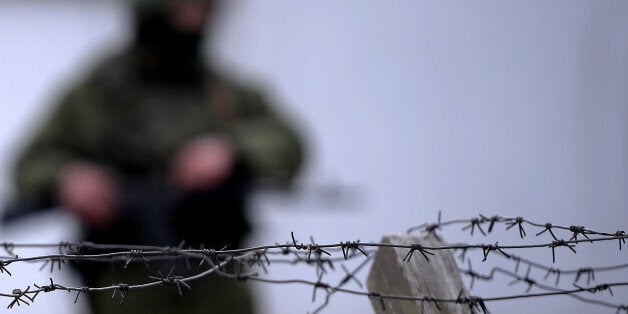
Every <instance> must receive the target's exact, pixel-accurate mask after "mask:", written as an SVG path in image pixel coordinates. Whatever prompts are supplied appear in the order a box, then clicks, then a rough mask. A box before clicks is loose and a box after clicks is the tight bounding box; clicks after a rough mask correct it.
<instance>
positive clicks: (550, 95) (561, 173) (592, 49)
mask: <svg viewBox="0 0 628 314" xmlns="http://www.w3.org/2000/svg"><path fill="white" fill-rule="evenodd" d="M224 2H225V3H224V7H223V10H224V11H223V12H222V14H221V17H220V20H219V21H218V25H217V27H215V29H214V30H213V32H212V35H211V36H210V37H211V38H210V41H211V44H209V45H208V47H209V48H208V50H207V54H208V58H210V59H211V60H212V62H214V63H215V64H216V65H217V66H218V67H220V68H222V69H226V70H227V71H230V72H232V73H236V74H237V75H238V76H240V77H242V78H243V79H245V80H246V81H250V82H255V83H257V84H258V85H261V86H263V87H265V88H266V89H267V91H269V92H270V95H271V96H272V98H273V100H274V101H275V102H276V103H277V104H279V105H280V106H281V107H282V108H283V109H285V111H286V112H287V113H288V114H289V116H290V117H292V119H293V121H295V123H296V124H298V125H299V126H300V128H301V130H302V131H303V132H304V133H305V134H306V135H307V140H308V148H309V154H310V155H309V158H308V163H307V165H306V167H305V169H304V171H302V174H301V176H300V179H299V182H298V188H297V189H296V192H295V193H294V194H292V195H285V194H278V193H271V192H264V191H260V192H259V193H258V194H257V195H256V197H255V202H254V204H253V206H252V209H253V210H252V212H251V216H252V218H253V219H254V223H255V225H256V227H257V229H256V232H255V233H254V234H252V235H251V237H250V240H249V241H250V244H273V243H275V242H279V243H284V242H286V241H288V240H289V239H290V231H295V234H297V236H298V238H299V239H300V240H302V241H304V242H305V241H307V239H308V237H309V236H310V235H312V236H313V237H314V239H315V240H316V241H317V242H338V241H346V240H352V241H353V240H357V239H360V240H361V241H362V242H368V241H379V240H380V238H381V236H382V235H383V234H386V233H397V232H404V231H405V230H406V229H407V228H409V227H411V226H413V225H418V224H421V223H423V222H431V221H434V220H435V219H436V217H437V213H438V211H439V210H440V211H442V212H443V218H444V219H453V218H469V217H471V216H475V215H477V214H480V213H482V214H486V215H492V214H499V215H512V216H519V215H520V216H524V217H526V218H529V219H531V220H535V221H540V222H545V221H548V222H554V223H556V224H564V225H570V224H579V225H585V226H586V227H588V228H591V229H595V230H603V231H614V230H618V229H620V230H625V229H626V226H627V225H628V223H627V221H628V211H627V210H626V205H627V204H628V13H627V12H628V3H626V2H623V1H604V2H597V1H580V0H578V1H552V2H508V3H504V2H496V1H477V2H472V3H471V2H456V1H357V0H355V1H341V2H338V1H317V2H315V3H303V2H295V1H289V0H281V1H280V0H273V1H252V0H247V1H244V0H236V1H224ZM127 9H128V8H127V6H126V4H125V2H124V1H112V0H107V1H103V0H98V1H95V0H92V1H78V0H56V1H33V0H1V1H0V42H1V43H2V47H1V48H0V73H2V75H0V86H1V88H0V104H1V106H0V114H1V116H2V117H3V121H2V135H1V136H0V169H2V171H1V172H0V192H1V194H0V200H2V201H3V200H6V199H7V198H8V197H9V196H10V195H11V193H12V186H11V182H10V180H9V179H10V175H11V171H12V170H11V169H12V165H13V163H12V162H13V158H14V157H15V152H16V151H17V150H18V149H19V148H20V147H22V146H21V145H24V141H25V140H27V139H29V138H30V136H32V134H30V133H29V132H32V131H33V126H34V125H35V124H37V123H38V122H40V121H41V119H42V118H43V117H44V116H45V115H46V113H48V112H49V110H50V109H51V104H52V100H53V99H55V97H56V96H58V95H59V93H60V92H61V91H62V89H63V88H66V87H67V86H69V85H71V84H72V83H74V82H76V81H77V80H79V79H80V75H81V74H83V73H84V72H85V69H86V68H89V66H90V65H92V64H94V62H96V61H98V60H99V59H100V58H102V57H103V56H104V55H106V54H109V53H111V52H113V51H116V50H117V49H120V48H121V47H124V45H125V44H126V43H127V42H128V40H129V39H130V37H129V36H130V34H129V29H130V26H129V23H128V21H129V12H128V10H127ZM33 219H34V220H38V221H39V225H30V226H28V227H19V228H18V227H14V228H11V230H2V234H3V238H5V239H19V240H21V241H36V242H56V241H61V240H72V239H71V238H72V237H73V236H75V234H74V233H75V232H77V230H78V227H76V226H75V225H73V224H72V218H71V217H60V216H55V217H39V218H33ZM69 226H70V227H69ZM72 226H75V227H72ZM511 236H512V238H513V239H514V238H516V237H517V235H516V234H511ZM445 239H446V240H448V241H450V242H482V238H468V236H467V235H465V233H461V232H458V230H453V232H446V233H445ZM504 241H505V240H504ZM500 244H502V245H503V244H504V243H503V242H500ZM610 248H611V249H608V250H601V251H599V250H598V251H595V250H584V249H583V250H581V251H579V252H578V253H579V254H578V255H577V259H572V260H565V259H563V260H562V261H561V262H562V263H563V264H560V266H561V267H563V266H565V267H570V266H571V267H581V266H587V265H600V264H602V265H608V264H613V263H615V264H617V263H622V262H628V255H626V254H627V253H626V252H625V251H622V252H620V253H617V251H616V249H615V248H616V243H614V242H613V245H612V246H610ZM613 249H615V250H613ZM530 254H536V255H527V256H528V257H530V258H532V259H535V260H539V261H542V262H544V263H551V259H550V257H549V256H550V255H549V252H548V251H540V252H537V251H533V253H530ZM537 255H538V256H537ZM565 256H567V254H565ZM35 269H37V267H36V268H35ZM303 272H307V273H308V274H310V275H311V278H310V279H312V280H315V279H316V278H315V273H314V271H313V269H312V270H310V269H305V270H304V269H299V268H292V267H283V268H278V269H277V270H274V269H273V271H272V272H271V275H273V277H276V278H290V277H291V274H292V275H294V274H296V273H298V274H299V276H302V275H303ZM366 274H367V272H366V271H363V272H362V273H361V278H365V277H366ZM623 274H624V277H622V278H626V277H625V275H626V273H625V271H624V272H623ZM342 275H343V274H342V273H339V274H338V275H337V278H341V277H342ZM542 275H543V274H538V276H542ZM25 276H33V277H32V278H43V280H44V281H42V282H45V280H47V278H48V277H49V274H48V273H47V271H42V272H41V273H32V274H31V273H26V272H25V273H24V274H23V275H20V273H19V272H18V273H17V275H16V274H14V276H12V277H11V279H10V280H9V279H6V280H5V278H4V277H3V278H2V281H1V283H0V287H1V288H2V291H10V290H11V289H13V288H15V287H14V286H15V285H16V283H17V284H18V285H22V283H23V282H27V283H28V284H31V283H32V282H31V281H34V280H40V279H32V280H31V279H27V278H30V277H25ZM63 276H65V277H64V278H66V279H67V280H66V281H65V282H68V281H72V280H74V281H76V278H74V277H72V275H71V274H68V273H64V274H63ZM330 278H333V277H330ZM25 280H26V281H25ZM330 281H332V282H334V280H333V279H330ZM35 282H37V281H35ZM600 282H602V281H600ZM523 290H524V288H521V289H519V290H517V291H516V292H522V291H523ZM256 291H257V292H258V300H259V303H260V305H261V306H262V308H261V311H262V313H305V312H307V311H311V310H313V309H314V308H316V306H317V304H312V303H310V298H311V293H312V292H311V288H309V287H305V286H297V285H292V286H288V285H287V286H262V285H256ZM503 291H504V289H503V287H501V286H498V285H488V286H481V287H478V288H477V289H475V290H474V291H473V294H476V295H481V296H493V295H499V294H500V293H501V292H503ZM512 292H515V290H512ZM615 292H616V294H620V295H623V296H624V299H621V297H620V299H617V298H615V299H614V301H615V302H616V303H622V301H623V302H624V303H626V302H625V295H626V293H625V292H626V290H625V289H624V291H623V294H621V293H622V292H620V289H618V290H617V291H615ZM319 296H320V298H319V299H318V300H322V299H323V298H322V296H323V295H322V294H320V295H319ZM73 297H74V295H71V296H70V295H66V294H63V293H58V294H57V295H53V294H51V295H46V296H45V297H41V299H39V300H37V302H36V303H35V304H34V305H33V306H31V307H30V308H29V307H24V306H22V307H21V308H20V309H19V311H32V313H36V312H37V313H38V309H40V310H39V311H42V309H45V311H44V312H48V311H50V312H52V311H53V310H55V311H61V312H64V313H70V311H74V312H75V313H82V312H83V311H84V309H83V308H82V307H81V305H80V302H79V305H75V304H72V301H73V300H74V299H73ZM488 306H489V310H492V311H493V312H494V313H505V312H509V313H527V312H532V311H542V312H548V309H551V310H550V312H554V313H573V312H579V313H587V312H589V313H590V312H599V311H600V310H601V308H599V307H597V306H594V305H588V304H581V303H577V302H575V301H574V300H573V299H571V298H568V297H552V298H545V299H534V302H530V301H529V300H524V301H509V302H495V303H490V304H488ZM19 311H17V312H19ZM326 311H327V312H328V313H368V312H370V311H371V305H370V302H369V300H367V299H366V298H361V297H357V296H343V295H340V294H337V295H335V296H334V297H333V298H332V299H331V303H330V304H329V306H328V307H327V309H326Z"/></svg>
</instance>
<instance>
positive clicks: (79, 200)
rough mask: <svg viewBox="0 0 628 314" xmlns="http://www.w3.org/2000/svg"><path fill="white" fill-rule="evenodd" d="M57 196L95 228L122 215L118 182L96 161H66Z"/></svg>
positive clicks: (66, 207)
mask: <svg viewBox="0 0 628 314" xmlns="http://www.w3.org/2000/svg"><path fill="white" fill-rule="evenodd" d="M57 197H58V200H59V203H60V204H61V206H62V207H63V208H65V209H67V210H69V211H71V212H73V213H75V214H77V215H78V216H79V217H80V218H81V219H82V220H83V222H85V223H87V224H89V225H90V226H92V227H96V228H98V227H102V226H106V225H108V224H110V223H111V222H112V221H114V220H115V217H116V215H117V214H118V187H117V184H116V181H115V180H114V179H113V177H112V176H111V174H110V173H109V172H108V171H107V170H106V169H105V168H104V167H102V166H99V165H97V164H94V163H90V162H85V161H74V162H70V163H68V164H66V165H65V166H64V167H63V169H62V170H61V173H60V175H59V178H58V182H57Z"/></svg>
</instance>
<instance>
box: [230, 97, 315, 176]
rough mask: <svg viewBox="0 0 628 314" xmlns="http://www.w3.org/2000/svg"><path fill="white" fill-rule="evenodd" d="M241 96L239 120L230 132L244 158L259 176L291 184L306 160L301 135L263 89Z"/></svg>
mask: <svg viewBox="0 0 628 314" xmlns="http://www.w3.org/2000/svg"><path fill="white" fill-rule="evenodd" d="M237 97H238V102H239V113H238V119H236V121H234V123H232V125H231V127H230V129H231V132H230V134H231V136H232V137H233V139H234V141H235V143H236V147H237V150H238V152H239V153H240V158H242V159H243V161H244V163H245V164H246V165H247V166H248V167H249V169H250V170H251V172H252V173H253V175H254V176H255V177H256V178H261V179H272V180H274V181H276V182H278V183H281V184H286V183H289V182H290V180H291V179H292V178H293V177H294V176H295V174H296V173H297V171H298V169H299V167H300V165H301V163H302V160H303V143H302V140H301V138H300V136H299V135H298V133H297V132H296V131H295V130H294V129H293V128H292V127H291V126H290V125H289V124H288V123H287V121H286V120H285V119H284V118H283V117H280V116H279V115H278V114H277V113H275V112H274V111H273V110H272V109H271V108H270V107H269V105H268V104H267V102H266V100H265V99H264V97H263V96H262V95H261V94H260V93H259V92H256V91H251V90H247V91H244V92H242V93H239V95H238V96H237Z"/></svg>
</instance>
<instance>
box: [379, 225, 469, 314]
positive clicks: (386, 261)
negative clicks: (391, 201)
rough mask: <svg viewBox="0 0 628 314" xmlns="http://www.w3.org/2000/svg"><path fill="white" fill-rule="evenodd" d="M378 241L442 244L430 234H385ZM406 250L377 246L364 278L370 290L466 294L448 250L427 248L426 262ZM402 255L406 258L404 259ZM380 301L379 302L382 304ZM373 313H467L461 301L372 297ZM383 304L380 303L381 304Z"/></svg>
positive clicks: (437, 295) (449, 295) (453, 296)
mask: <svg viewBox="0 0 628 314" xmlns="http://www.w3.org/2000/svg"><path fill="white" fill-rule="evenodd" d="M381 242H382V243H390V244H396V245H413V244H420V245H422V246H425V247H436V246H444V245H446V243H445V242H443V241H442V240H440V239H438V238H436V237H435V236H433V235H429V234H424V235H417V234H389V235H385V236H384V237H383V238H382V241H381ZM409 251H410V249H407V248H393V247H380V248H379V250H378V251H377V253H376V255H375V260H374V261H373V265H372V267H371V270H370V273H369V275H368V279H367V286H368V289H369V292H370V293H374V294H375V295H377V293H379V294H394V295H405V296H419V297H423V296H425V297H434V298H446V299H456V298H457V297H458V295H459V294H460V291H463V294H462V295H463V296H464V297H466V296H468V293H467V290H466V289H465V287H464V283H463V282H462V276H461V275H460V271H459V270H458V266H457V265H456V261H455V259H454V257H453V254H452V253H451V251H450V250H429V251H427V252H429V253H433V254H434V255H429V254H426V255H425V256H427V257H428V258H429V261H428V260H426V258H425V257H424V256H423V254H425V253H423V254H422V252H420V251H419V250H415V251H414V252H413V254H412V255H411V256H408V257H407V255H408V253H409ZM404 258H406V261H404ZM382 302H383V304H382ZM371 303H372V304H373V308H374V309H375V312H376V313H384V314H390V313H470V310H469V307H468V306H467V305H465V304H456V303H453V302H440V303H435V302H432V301H426V302H421V301H408V300H394V299H384V298H377V297H372V298H371ZM382 305H383V306H382Z"/></svg>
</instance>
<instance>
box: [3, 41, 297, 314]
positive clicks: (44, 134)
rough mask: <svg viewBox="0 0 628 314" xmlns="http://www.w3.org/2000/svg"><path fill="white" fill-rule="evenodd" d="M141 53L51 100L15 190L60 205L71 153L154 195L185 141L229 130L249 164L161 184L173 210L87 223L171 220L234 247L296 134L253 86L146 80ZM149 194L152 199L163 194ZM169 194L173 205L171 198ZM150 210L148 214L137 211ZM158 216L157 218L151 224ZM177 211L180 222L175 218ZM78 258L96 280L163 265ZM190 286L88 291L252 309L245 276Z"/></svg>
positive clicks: (137, 224) (140, 307) (99, 302)
mask: <svg viewBox="0 0 628 314" xmlns="http://www.w3.org/2000/svg"><path fill="white" fill-rule="evenodd" d="M136 58H137V57H136V55H135V54H134V53H133V52H127V53H125V54H123V55H120V56H118V57H115V58H112V59H110V60H108V61H106V62H104V63H103V64H101V65H100V66H98V67H97V68H96V69H94V70H93V71H92V72H91V73H92V74H91V75H90V76H88V77H87V78H86V79H85V80H84V81H83V82H82V83H81V84H79V85H78V86H77V87H76V88H74V89H72V90H70V91H69V92H68V93H67V94H66V95H65V96H64V97H63V98H62V99H61V100H60V103H59V104H58V106H56V107H55V108H53V111H52V113H51V115H50V117H49V118H48V119H47V120H46V121H45V123H44V124H43V126H42V128H41V129H40V130H38V131H37V132H36V133H35V134H34V137H33V140H32V142H31V143H30V144H29V145H28V146H27V147H26V148H25V150H24V151H23V153H22V154H21V155H20V157H19V159H18V164H17V167H16V169H15V184H16V187H17V192H18V195H19V197H18V198H19V199H21V200H23V201H26V202H27V203H29V204H31V206H33V207H42V206H52V205H54V198H53V194H54V185H55V180H56V177H57V175H58V173H59V171H60V169H61V168H62V167H63V165H64V164H65V163H67V162H68V161H71V160H73V159H84V160H89V161H92V162H96V163H100V164H102V165H105V166H107V167H109V168H110V169H111V171H112V172H113V173H115V174H116V175H117V176H118V179H120V182H140V184H139V186H140V187H141V189H139V190H142V189H143V188H146V189H148V193H147V195H155V193H156V192H155V191H159V190H158V189H157V190H151V189H150V185H149V184H148V183H151V184H152V183H154V182H157V183H159V181H160V180H161V181H164V179H165V178H164V177H165V176H166V174H167V172H168V170H169V165H170V164H171V162H172V159H173V157H174V154H175V152H176V151H177V150H178V148H179V147H180V145H182V144H183V143H185V142H186V141H187V140H190V139H193V138H195V137H197V136H200V135H207V134H214V135H219V136H224V137H227V138H229V139H231V140H232V142H233V143H234V144H235V148H236V153H237V159H238V160H237V162H238V165H240V164H241V165H242V167H238V169H240V168H241V169H244V170H243V171H238V172H237V173H235V174H234V175H233V176H232V178H230V179H229V181H228V182H227V183H226V184H225V185H224V186H221V187H218V188H215V189H214V190H212V191H206V192H205V194H202V195H200V196H199V197H194V195H192V196H190V195H184V196H181V195H178V196H176V195H175V196H174V197H173V198H171V199H169V198H168V197H169V195H168V194H169V193H159V194H158V195H159V196H160V197H162V198H164V200H165V201H163V202H161V201H160V203H159V205H160V206H154V207H155V208H151V210H155V211H156V210H157V208H158V207H167V208H164V212H166V214H167V215H157V214H155V215H150V213H148V214H147V213H146V212H143V214H144V215H139V216H138V215H137V213H133V212H131V211H128V212H127V214H126V215H124V219H120V221H119V222H118V223H117V224H113V225H112V226H111V227H109V228H108V229H106V230H98V231H95V230H90V235H89V236H88V239H87V240H89V241H94V242H101V243H102V242H107V243H121V242H124V243H128V244H136V243H137V242H141V237H140V236H134V235H132V234H133V232H134V233H136V234H138V235H143V236H145V238H146V236H154V235H155V234H148V233H149V232H148V230H153V229H154V228H153V227H154V226H160V224H161V223H166V224H169V225H174V226H175V227H176V228H179V229H181V230H185V231H186V234H185V235H184V236H187V237H188V238H187V240H191V241H188V243H195V241H196V242H198V241H200V240H202V241H204V242H205V244H208V245H215V244H209V243H208V240H206V239H205V238H207V237H211V238H212V239H211V240H209V241H213V242H215V243H220V245H222V243H225V241H228V243H229V244H230V248H233V247H235V246H237V245H238V243H239V241H240V240H241V238H242V236H243V235H244V233H245V232H246V231H247V229H248V225H247V222H246V219H245V216H244V214H243V209H244V207H245V205H246V196H247V195H248V188H247V186H248V183H249V181H251V180H254V179H266V178H268V179H273V180H275V181H278V182H280V183H287V182H289V181H290V180H291V179H292V177H293V176H294V175H295V173H296V171H297V169H298V167H299V165H300V164H301V159H302V145H301V142H300V140H299V137H298V136H297V134H296V133H295V132H294V130H293V129H292V128H291V127H290V126H289V124H288V123H286V121H285V120H284V119H283V118H281V117H280V115H278V114H276V113H275V112H274V110H272V109H271V108H270V107H269V105H268V104H267V102H266V100H265V98H264V97H263V96H262V94H261V93H259V92H258V91H256V90H254V89H251V88H246V87H243V86H239V85H237V84H235V83H233V82H232V81H230V80H228V79H225V78H223V77H220V76H218V75H216V74H215V73H213V72H208V73H207V74H206V75H205V78H204V79H203V80H200V81H198V82H194V81H191V82H181V84H178V83H177V82H163V81H160V80H150V79H149V80H146V79H145V78H140V75H139V74H138V73H140V72H141V71H138V69H137V62H135V60H136ZM231 182H232V183H233V184H232V183H231ZM157 185H159V184H157ZM135 189H136V190H137V186H136V188H135ZM221 189H224V190H225V191H227V193H226V194H224V195H223V194H221V195H222V198H223V199H220V200H219V201H216V202H214V201H212V200H214V199H216V198H215V197H214V195H217V193H218V192H219V191H221ZM166 192H172V191H166ZM123 193H124V191H123ZM151 193H152V194H151ZM129 194H133V193H129ZM174 194H176V193H174ZM138 195H142V193H139V194H138ZM190 197H191V198H190ZM151 201H152V202H155V201H156V198H155V199H154V198H151ZM168 202H172V203H173V205H172V206H170V205H167V203H168ZM146 206H148V207H151V206H152V205H151V203H150V202H149V203H146V202H143V205H141V206H139V208H140V209H141V208H143V207H146ZM123 210H124V209H123ZM170 210H174V211H175V212H177V214H179V213H178V212H181V213H182V215H179V216H182V217H178V216H177V215H174V216H173V217H174V218H172V220H168V219H169V218H168V219H166V218H164V217H171V216H170V213H169V212H168V211H170ZM134 215H135V216H134ZM146 216H149V218H148V219H149V220H146V218H142V219H143V220H142V219H139V218H137V217H146ZM133 217H135V218H133ZM160 219H162V220H160ZM163 219H166V220H163ZM152 221H155V222H157V224H154V226H151V224H150V222H152ZM177 221H179V224H180V225H181V226H177ZM147 222H148V223H147ZM144 225H148V227H146V226H144ZM151 228H153V229H151ZM192 229H194V230H192ZM131 231H133V232H131ZM188 231H189V232H188ZM211 232H214V233H211ZM229 232H231V233H234V234H232V235H231V234H228V233H229ZM163 233H165V232H163ZM214 234H216V236H215V237H214ZM218 237H224V238H218ZM148 238H150V237H148ZM190 238H193V239H190ZM213 238H215V239H213ZM177 243H178V242H177ZM147 244H150V243H147ZM194 245H196V244H194ZM217 248H218V249H219V248H220V247H217ZM79 266H80V267H79V270H80V271H81V273H82V274H83V276H84V278H85V280H86V281H87V284H88V285H89V286H91V287H98V286H104V285H109V284H112V283H113V284H117V283H137V282H146V280H147V275H148V274H151V275H156V274H155V273H147V272H146V271H145V270H143V269H137V268H134V269H135V270H134V271H133V270H127V271H119V272H114V273H106V274H105V273H102V270H103V268H100V267H98V266H92V265H79ZM192 287H193V290H192V291H184V297H183V298H181V297H179V296H178V294H177V292H176V289H175V288H173V287H165V288H155V289H149V290H146V291H136V290H132V291H129V298H128V299H127V300H126V301H125V304H124V305H122V306H119V305H118V304H117V302H115V301H112V300H109V298H110V296H111V295H110V294H109V295H104V294H102V293H92V294H90V298H93V302H94V305H95V307H94V310H95V311H96V313H127V312H128V313H250V312H251V311H252V310H251V309H252V307H253V305H252V304H253V302H252V297H251V295H250V293H249V292H248V288H247V286H246V285H245V284H244V283H242V282H235V281H228V280H225V279H221V278H215V279H211V280H202V281H199V282H195V283H193V284H192Z"/></svg>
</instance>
